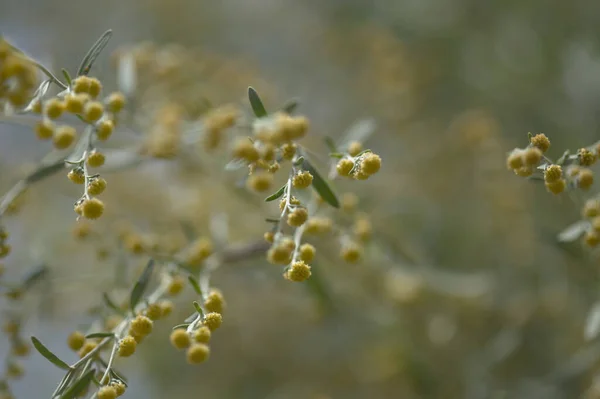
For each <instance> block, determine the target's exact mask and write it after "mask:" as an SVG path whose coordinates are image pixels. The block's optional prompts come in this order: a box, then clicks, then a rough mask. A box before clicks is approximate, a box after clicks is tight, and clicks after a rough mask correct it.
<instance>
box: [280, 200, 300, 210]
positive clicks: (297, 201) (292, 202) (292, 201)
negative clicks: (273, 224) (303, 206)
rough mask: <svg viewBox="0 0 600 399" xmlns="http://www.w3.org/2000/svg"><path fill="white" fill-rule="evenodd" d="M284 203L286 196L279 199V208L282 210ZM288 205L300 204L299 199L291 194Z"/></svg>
mask: <svg viewBox="0 0 600 399" xmlns="http://www.w3.org/2000/svg"><path fill="white" fill-rule="evenodd" d="M285 205H286V198H282V199H281V201H279V210H280V211H282V212H283V209H284V208H285ZM290 205H300V200H299V199H298V198H296V197H294V196H292V198H290Z"/></svg>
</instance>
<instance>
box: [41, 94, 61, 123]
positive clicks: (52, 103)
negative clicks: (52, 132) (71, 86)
mask: <svg viewBox="0 0 600 399" xmlns="http://www.w3.org/2000/svg"><path fill="white" fill-rule="evenodd" d="M64 111H65V103H64V102H63V101H61V100H59V99H58V98H51V99H49V100H48V101H46V102H45V103H44V115H46V116H47V117H48V118H49V119H57V118H60V116H61V115H62V114H63V112H64Z"/></svg>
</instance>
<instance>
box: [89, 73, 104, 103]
mask: <svg viewBox="0 0 600 399" xmlns="http://www.w3.org/2000/svg"><path fill="white" fill-rule="evenodd" d="M89 82H90V83H89V85H90V86H89V88H88V94H89V95H90V96H91V97H92V98H96V97H98V96H99V95H100V91H102V83H100V81H99V80H98V79H96V78H90V79H89Z"/></svg>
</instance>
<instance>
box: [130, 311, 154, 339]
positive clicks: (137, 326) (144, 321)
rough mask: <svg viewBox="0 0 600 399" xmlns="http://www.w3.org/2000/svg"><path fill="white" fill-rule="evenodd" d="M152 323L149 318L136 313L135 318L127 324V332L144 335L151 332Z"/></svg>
mask: <svg viewBox="0 0 600 399" xmlns="http://www.w3.org/2000/svg"><path fill="white" fill-rule="evenodd" d="M153 325H154V323H153V322H152V320H150V318H148V317H146V316H142V315H138V316H136V317H135V319H133V320H131V324H130V325H129V333H130V334H131V335H134V334H135V335H141V336H143V337H145V336H146V335H148V334H150V333H151V332H152V328H153Z"/></svg>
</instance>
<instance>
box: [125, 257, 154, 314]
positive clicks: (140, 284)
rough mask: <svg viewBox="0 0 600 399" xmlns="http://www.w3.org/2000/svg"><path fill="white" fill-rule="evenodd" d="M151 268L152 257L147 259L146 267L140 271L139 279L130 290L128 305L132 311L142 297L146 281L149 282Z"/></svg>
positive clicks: (152, 266) (152, 267)
mask: <svg viewBox="0 0 600 399" xmlns="http://www.w3.org/2000/svg"><path fill="white" fill-rule="evenodd" d="M153 270H154V259H150V260H149V261H148V264H147V265H146V268H145V269H144V271H143V272H142V275H141V276H140V278H139V280H138V281H137V283H135V286H134V287H133V290H131V297H130V300H129V305H130V307H131V310H132V311H135V307H136V305H137V304H138V303H139V302H140V299H142V297H143V296H144V292H145V291H146V288H147V287H148V283H149V282H150V277H152V271H153Z"/></svg>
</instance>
